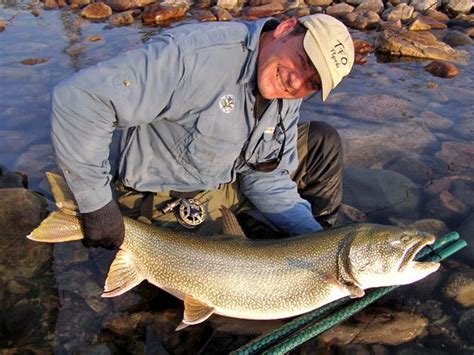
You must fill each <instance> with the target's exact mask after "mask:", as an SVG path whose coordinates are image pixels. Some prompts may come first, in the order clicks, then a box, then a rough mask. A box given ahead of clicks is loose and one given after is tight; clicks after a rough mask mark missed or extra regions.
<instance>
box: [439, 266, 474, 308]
mask: <svg viewBox="0 0 474 355" xmlns="http://www.w3.org/2000/svg"><path fill="white" fill-rule="evenodd" d="M443 294H444V295H445V296H446V297H447V298H449V299H451V300H453V301H455V302H457V303H459V304H460V305H461V306H463V307H472V306H474V270H473V269H467V270H463V271H458V272H456V273H454V274H453V275H451V276H450V277H449V279H448V282H447V283H446V286H445V287H444V288H443Z"/></svg>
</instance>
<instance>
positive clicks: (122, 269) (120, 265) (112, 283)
mask: <svg viewBox="0 0 474 355" xmlns="http://www.w3.org/2000/svg"><path fill="white" fill-rule="evenodd" d="M144 279H145V278H144V277H143V276H141V275H140V274H139V272H138V270H137V268H136V266H135V265H134V263H133V260H132V258H131V257H130V254H129V253H128V252H126V251H124V250H119V251H118V253H117V255H116V256H115V259H114V261H113V262H112V264H111V265H110V269H109V273H108V275H107V279H106V280H105V286H104V293H103V294H102V297H115V296H119V295H121V294H123V293H125V292H127V291H128V290H130V289H132V288H134V287H135V286H137V285H138V284H139V283H140V282H142V281H143V280H144Z"/></svg>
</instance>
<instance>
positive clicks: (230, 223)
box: [220, 206, 246, 238]
mask: <svg viewBox="0 0 474 355" xmlns="http://www.w3.org/2000/svg"><path fill="white" fill-rule="evenodd" d="M220 211H221V213H222V229H223V231H224V234H229V235H235V236H238V237H243V238H246V236H245V233H244V231H243V230H242V227H241V226H240V224H239V222H238V221H237V218H236V217H235V215H234V214H233V213H232V212H231V211H230V210H229V209H228V208H227V207H225V206H221V208H220Z"/></svg>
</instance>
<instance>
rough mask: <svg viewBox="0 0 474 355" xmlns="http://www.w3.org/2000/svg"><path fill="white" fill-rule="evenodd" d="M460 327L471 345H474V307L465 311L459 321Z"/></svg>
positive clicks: (460, 330)
mask: <svg viewBox="0 0 474 355" xmlns="http://www.w3.org/2000/svg"><path fill="white" fill-rule="evenodd" d="M473 292H474V290H473ZM458 328H459V332H460V333H461V335H462V336H463V337H464V339H466V340H467V341H468V343H469V344H470V345H474V332H473V331H472V330H473V329H474V309H469V310H467V311H466V312H464V313H463V315H462V316H461V318H460V319H459V322H458Z"/></svg>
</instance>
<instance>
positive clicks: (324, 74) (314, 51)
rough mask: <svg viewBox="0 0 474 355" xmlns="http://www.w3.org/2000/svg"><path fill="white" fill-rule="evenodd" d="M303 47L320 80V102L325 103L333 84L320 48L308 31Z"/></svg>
mask: <svg viewBox="0 0 474 355" xmlns="http://www.w3.org/2000/svg"><path fill="white" fill-rule="evenodd" d="M303 47H304V49H305V51H306V54H307V55H308V57H309V59H311V62H312V63H313V65H314V67H315V68H316V70H317V71H318V74H319V77H320V78H321V100H322V101H326V99H327V97H328V95H329V93H330V92H331V90H332V89H333V87H334V83H333V81H332V77H331V74H330V73H329V67H328V65H327V63H326V61H325V60H324V56H323V54H322V52H321V48H320V47H319V45H318V42H317V41H316V40H315V39H314V38H313V37H312V35H311V32H310V31H307V32H306V35H305V36H304V39H303Z"/></svg>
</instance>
